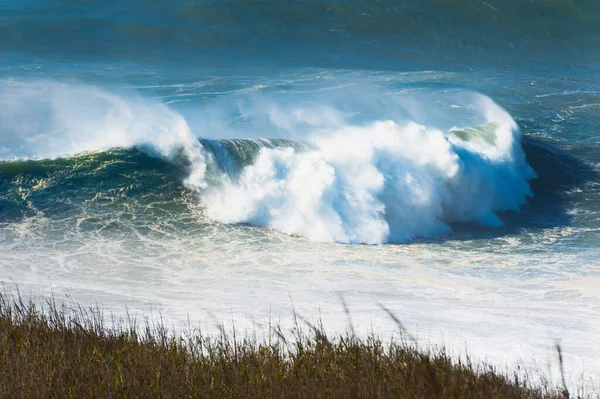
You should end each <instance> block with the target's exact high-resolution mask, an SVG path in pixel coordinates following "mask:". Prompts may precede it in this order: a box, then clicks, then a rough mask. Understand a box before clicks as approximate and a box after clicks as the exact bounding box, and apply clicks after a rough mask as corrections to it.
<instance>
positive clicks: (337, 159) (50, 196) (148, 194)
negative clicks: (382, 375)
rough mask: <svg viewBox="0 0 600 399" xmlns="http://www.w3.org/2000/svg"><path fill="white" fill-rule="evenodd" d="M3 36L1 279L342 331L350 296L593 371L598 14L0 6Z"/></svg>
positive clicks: (514, 358)
mask: <svg viewBox="0 0 600 399" xmlns="http://www.w3.org/2000/svg"><path fill="white" fill-rule="evenodd" d="M0 37H1V38H2V40H0V105H1V106H0V270H1V271H2V275H1V276H0V278H1V279H2V281H4V283H5V284H12V283H15V284H16V285H18V286H19V287H20V288H21V290H22V291H25V292H32V293H34V294H36V295H37V294H40V295H48V294H50V292H51V290H53V291H54V293H55V294H56V293H60V294H63V293H67V292H68V293H71V295H73V296H74V298H75V299H77V300H78V301H81V302H83V303H94V302H99V303H102V304H103V306H104V307H105V308H107V309H110V310H111V311H116V312H119V311H122V310H123V309H124V308H125V306H128V307H129V308H130V309H134V310H139V311H140V312H142V313H144V314H147V313H148V312H149V311H150V310H152V309H156V308H157V307H159V308H160V309H162V312H163V314H164V315H165V316H166V317H167V318H168V319H169V320H172V321H173V322H174V323H185V322H186V320H187V317H188V315H191V316H192V319H200V318H203V319H206V318H207V315H211V316H210V317H212V316H216V317H217V318H221V319H227V318H229V317H231V316H232V315H233V317H234V318H235V319H236V320H242V321H241V322H242V323H244V322H246V321H247V320H254V321H255V322H257V323H259V324H260V323H262V322H265V320H267V319H268V318H269V317H270V316H273V315H275V316H276V317H279V318H281V320H282V322H283V323H284V324H285V323H287V322H289V321H291V311H290V310H291V300H290V297H291V299H292V300H293V302H294V305H295V307H296V309H297V310H299V311H300V312H301V313H302V314H304V315H305V316H306V317H308V318H311V317H317V316H318V315H319V313H320V314H321V315H322V316H323V317H324V318H325V324H329V325H330V326H331V328H332V329H338V330H339V329H343V328H345V323H346V316H345V314H344V312H343V309H342V307H341V303H340V299H339V296H340V295H342V296H344V297H345V298H346V300H347V302H348V303H349V305H350V308H351V310H352V312H353V320H354V322H355V323H356V324H357V327H358V328H359V329H360V328H362V329H368V328H369V327H370V326H371V325H374V326H375V327H376V328H377V329H380V331H381V332H382V334H385V333H387V332H389V331H390V329H391V328H392V327H390V324H389V322H388V321H387V320H386V317H385V314H378V311H377V310H376V309H379V308H378V307H377V304H378V303H382V304H385V305H386V306H388V307H389V308H390V309H392V310H393V311H394V312H395V313H396V314H397V315H398V316H399V317H401V318H402V320H403V321H405V324H406V325H407V327H409V329H410V330H411V331H412V332H413V333H418V335H419V336H421V337H422V339H423V341H424V342H429V343H440V342H444V343H445V344H447V345H448V346H450V347H451V348H455V350H456V352H459V353H460V352H461V350H462V348H463V347H464V342H467V346H468V348H469V349H470V351H471V353H473V354H474V355H475V356H477V357H479V358H484V357H487V358H488V359H490V360H491V361H492V362H494V363H496V364H501V365H502V364H509V365H511V366H512V365H514V364H515V362H518V361H519V359H523V360H524V361H526V362H527V361H529V360H530V359H534V360H536V361H537V362H538V363H540V362H542V363H544V364H545V363H547V362H549V363H551V364H552V365H556V362H555V359H554V358H553V356H554V354H553V352H552V348H553V344H554V342H555V341H556V340H560V341H561V342H562V345H563V348H564V351H565V354H566V356H567V357H566V359H567V363H566V365H567V367H568V370H569V372H570V375H571V376H572V379H573V380H576V379H577V378H579V377H580V373H581V372H582V371H585V372H586V373H592V374H590V375H593V371H594V370H597V369H598V366H599V365H600V363H599V361H598V359H600V350H599V349H598V348H600V342H599V341H598V339H597V334H596V332H597V331H598V327H600V322H599V320H598V317H597V315H598V313H599V311H600V273H599V271H598V265H599V263H598V256H599V255H600V251H599V250H598V243H600V200H599V198H600V197H599V194H600V174H599V172H600V167H599V165H600V151H599V150H600V140H599V139H598V138H599V137H600V136H599V135H598V128H599V127H600V117H599V116H598V115H599V113H598V111H599V108H600V84H599V83H598V77H599V72H598V67H597V66H598V62H599V61H600V59H599V58H598V57H599V54H600V51H599V50H600V48H599V47H600V6H599V5H597V2H592V1H559V0H539V1H529V2H522V1H519V2H517V1H487V2H484V1H459V0H456V1H448V0H446V1H442V0H436V1H434V0H427V1H419V2H417V1H404V2H391V1H375V2H370V3H369V4H363V2H343V3H327V2H320V1H278V2H273V1H239V0H238V1H212V2H207V1H196V2H185V3H183V2H176V3H175V4H167V3H166V2H158V1H144V2H136V1H134V2H127V4H123V2H113V1H104V2H95V1H83V0H73V1H58V2H56V1H54V2H49V1H20V2H12V1H4V2H0ZM359 244H370V245H359ZM210 317H209V318H210ZM244 320H246V321H244ZM586 375H587V374H586Z"/></svg>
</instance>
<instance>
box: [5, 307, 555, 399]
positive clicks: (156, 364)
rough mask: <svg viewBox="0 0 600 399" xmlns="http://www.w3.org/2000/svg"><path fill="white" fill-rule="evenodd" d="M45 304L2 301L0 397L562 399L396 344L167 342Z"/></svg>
mask: <svg viewBox="0 0 600 399" xmlns="http://www.w3.org/2000/svg"><path fill="white" fill-rule="evenodd" d="M49 305H50V306H49V309H45V310H44V311H43V312H42V311H40V310H37V309H36V308H35V306H33V305H32V304H24V303H22V302H20V301H19V300H17V301H14V300H12V299H11V300H9V299H7V298H6V297H2V296H0V397H77V398H80V397H159V396H160V397H178V398H179V397H219V398H221V397H231V398H233V397H235V398H239V397H289V398H296V397H298V398H304V397H323V398H332V397H333V398H336V397H340V398H342V397H343V398H353V397H362V398H376V397H381V398H383V397H400V398H542V397H544V398H560V397H563V396H562V395H560V394H559V393H558V392H557V391H551V390H549V389H547V388H543V389H542V388H532V387H530V386H529V384H528V382H527V381H518V380H516V378H514V377H513V379H512V380H509V379H508V378H506V377H504V376H502V375H500V374H498V373H496V372H495V371H494V370H493V369H492V368H490V367H484V366H480V367H478V368H477V370H476V368H475V367H474V366H473V365H471V364H464V363H459V364H453V362H452V361H451V360H450V358H449V357H448V356H447V355H446V354H445V353H443V352H442V351H438V352H434V353H424V352H421V351H418V350H416V349H415V348H414V346H413V345H411V344H409V343H407V342H405V341H402V340H400V341H396V342H393V343H391V344H385V345H384V344H383V343H382V342H381V341H379V340H377V339H374V338H372V337H371V338H366V339H364V340H361V339H358V338H355V337H353V336H352V335H351V334H347V335H345V336H340V337H337V338H335V339H330V338H328V337H326V336H325V335H324V334H323V332H322V331H323V330H322V328H320V327H314V326H310V325H309V327H308V331H309V333H308V334H303V333H301V332H300V330H299V329H296V330H295V332H294V334H293V336H294V338H293V339H292V340H291V342H290V340H289V339H286V338H285V337H284V334H282V333H281V330H280V329H273V330H272V331H271V333H272V334H271V338H270V339H267V340H266V341H265V342H261V341H259V340H256V339H248V338H247V339H245V340H239V339H236V337H233V336H228V335H226V334H225V333H223V334H221V335H220V336H219V337H216V338H210V337H206V336H203V335H202V334H201V333H200V332H194V333H190V334H188V335H184V336H181V335H180V336H174V335H172V334H170V333H169V332H168V331H167V330H166V329H165V328H164V327H162V326H159V327H152V326H151V325H149V324H146V326H145V328H136V327H135V326H131V325H130V327H129V328H114V327H113V328H106V327H105V323H104V321H103V319H102V317H101V316H100V315H99V313H97V312H94V311H90V310H85V309H81V308H78V309H75V310H72V309H71V310H67V309H66V308H64V307H62V308H58V307H56V306H52V304H49ZM269 341H270V342H269Z"/></svg>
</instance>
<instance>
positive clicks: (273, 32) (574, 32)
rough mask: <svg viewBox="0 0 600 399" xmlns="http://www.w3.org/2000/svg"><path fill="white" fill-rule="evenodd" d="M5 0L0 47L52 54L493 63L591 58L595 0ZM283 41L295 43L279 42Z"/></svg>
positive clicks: (596, 10) (595, 31)
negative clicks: (477, 57)
mask: <svg viewBox="0 0 600 399" xmlns="http://www.w3.org/2000/svg"><path fill="white" fill-rule="evenodd" d="M5 3H6V5H2V6H0V14H1V15H2V18H0V37H2V39H3V40H2V41H0V51H2V50H4V51H9V50H12V51H19V52H22V51H29V52H32V53H35V54H43V53H47V52H48V50H49V49H51V51H52V54H53V55H56V54H68V55H78V56H81V55H82V54H86V56H91V57H100V58H102V59H106V58H112V57H117V58H118V59H122V58H123V57H126V58H128V59H132V60H133V59H148V58H152V59H157V60H161V61H165V60H170V61H181V62H185V63H187V62H190V58H193V59H198V58H200V59H206V58H207V57H213V58H214V59H215V60H220V61H221V62H222V61H224V60H225V59H228V60H230V61H233V62H235V61H236V60H237V57H235V54H239V53H243V54H245V56H246V57H251V56H252V55H255V56H258V57H259V58H260V57H263V56H264V55H269V56H272V54H277V59H278V60H280V61H283V60H284V59H288V60H297V59H303V54H305V51H306V50H310V52H311V53H313V54H314V53H316V52H318V53H319V55H320V56H319V57H308V58H304V62H308V64H304V65H314V63H322V62H324V61H325V60H326V59H327V58H328V56H331V54H328V53H327V52H328V51H334V52H335V54H336V55H337V56H338V57H342V58H343V59H345V60H347V59H350V58H351V57H344V53H347V54H357V55H360V56H362V57H366V58H367V59H364V60H362V61H361V62H366V61H373V60H374V59H385V57H387V58H388V59H387V61H388V62H389V61H390V60H391V59H396V58H401V59H405V60H406V59H411V58H415V57H422V56H424V55H429V56H435V57H437V58H436V59H437V60H442V59H448V58H452V59H454V60H456V61H458V60H460V58H461V57H462V56H465V55H473V54H474V53H479V54H481V55H483V56H484V57H483V58H489V57H492V56H493V55H494V54H495V53H496V52H500V53H501V55H500V56H499V57H498V58H494V62H496V61H498V59H502V58H506V57H507V56H510V57H512V58H514V59H513V61H515V60H518V59H519V58H520V57H516V56H515V54H513V53H514V52H515V51H519V50H521V51H522V52H520V53H519V54H527V58H530V57H540V56H541V55H542V54H543V55H544V56H545V57H552V58H553V59H556V60H561V59H562V58H561V57H560V54H564V52H565V51H569V50H571V49H574V48H576V49H578V50H579V52H580V56H582V57H593V56H594V53H596V52H597V50H598V43H599V41H598V39H599V33H598V32H599V30H598V27H599V26H600V21H599V19H598V15H599V11H600V10H599V6H598V2H597V1H591V0H580V1H567V0H536V1H533V0H531V1H518V0H486V1H484V0H453V1H440V0H421V1H402V2H398V1H392V0H386V1H377V2H364V1H359V0H352V1H345V2H326V1H273V0H267V1H251V0H219V1H186V2H174V3H161V2H153V3H152V4H151V5H148V4H147V3H146V2H145V1H140V0H136V1H128V2H122V1H115V0H107V1H103V2H102V4H101V5H99V3H95V2H85V1H81V0H69V1H67V0H60V1H54V2H51V3H49V2H30V3H28V6H27V7H26V8H24V9H23V8H19V7H13V6H11V5H10V2H5ZM133 16H135V18H134V17H133ZM96 37H102V45H99V46H90V45H89V43H94V42H95V38H96ZM290 45H293V46H294V47H293V48H294V51H289V48H286V46H290ZM231 50H233V51H234V53H231V52H230V51H231ZM492 50H496V51H492ZM503 51H507V53H503ZM224 53H226V54H228V56H227V57H223V54H224ZM182 54H185V57H182ZM546 59H547V58H546ZM330 61H333V60H330ZM522 61H525V59H523V60H522ZM574 61H577V59H571V60H569V62H574ZM355 62H356V60H355Z"/></svg>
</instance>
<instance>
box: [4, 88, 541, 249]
mask: <svg viewBox="0 0 600 399" xmlns="http://www.w3.org/2000/svg"><path fill="white" fill-rule="evenodd" d="M372 90H375V89H374V88H372ZM347 94H348V93H347V92H346V91H342V92H341V93H338V94H336V95H333V97H332V94H327V95H325V94H324V95H321V97H322V98H317V99H312V100H310V101H308V100H307V101H299V102H295V101H287V100H286V99H285V98H278V97H266V98H250V99H248V101H247V102H246V103H245V105H244V106H243V107H242V108H243V112H244V118H245V119H246V120H249V121H250V123H247V124H245V125H242V126H240V127H238V128H237V129H238V130H240V129H241V131H238V132H237V133H236V135H237V136H239V135H242V134H244V133H245V134H247V135H249V136H252V135H256V134H264V135H266V136H271V137H273V135H278V136H279V137H278V138H274V139H265V138H257V139H227V138H210V139H209V138H200V139H197V138H196V137H195V135H194V134H192V132H191V129H190V127H189V126H188V124H187V122H186V120H185V118H184V117H183V116H182V115H180V114H179V113H177V112H175V111H174V110H172V109H170V108H168V107H167V106H165V105H163V104H160V103H157V102H153V101H150V100H143V99H141V98H139V97H135V96H132V95H125V94H123V95H118V94H115V93H110V92H108V91H106V90H102V89H98V88H96V87H93V86H85V85H72V84H57V83H53V82H35V83H18V82H11V83H10V84H9V85H7V86H6V87H4V88H3V90H2V91H1V96H0V99H1V102H2V104H3V105H4V106H3V107H2V111H0V112H1V113H2V114H1V115H0V116H1V118H0V120H2V124H1V125H0V132H1V133H2V134H1V135H0V137H1V138H0V154H1V156H2V158H3V159H4V162H3V163H2V164H0V165H1V166H0V173H1V174H2V175H3V177H4V178H3V181H4V184H3V191H4V194H3V196H4V197H5V198H13V199H14V202H13V206H14V207H16V208H18V209H21V211H20V212H17V214H19V215H25V214H27V213H28V212H31V211H35V210H40V209H42V210H43V209H48V210H50V211H51V212H59V213H60V209H62V208H65V212H67V210H66V209H67V208H69V206H68V205H65V206H62V208H61V206H58V205H57V204H60V202H61V201H60V200H58V199H57V196H58V197H61V196H64V195H67V194H61V191H62V190H66V189H67V188H68V190H67V191H66V192H68V196H69V200H68V201H66V202H67V203H69V204H70V203H73V202H78V203H80V205H78V208H77V209H79V210H80V211H81V212H84V213H85V212H89V210H90V207H89V206H88V205H86V204H88V203H94V201H96V202H97V200H100V202H102V203H105V202H106V201H108V202H115V204H116V205H115V206H117V205H118V204H121V205H122V206H128V205H123V204H122V200H123V198H127V197H131V196H136V195H140V196H142V197H144V198H146V197H148V195H149V194H148V193H146V194H143V195H142V192H146V191H148V190H154V189H157V188H156V187H163V188H164V190H167V191H166V192H163V195H166V194H167V193H168V196H171V197H178V196H179V197H181V196H182V195H183V192H184V191H186V190H187V191H191V192H193V193H196V194H195V196H196V198H197V199H198V201H199V202H200V203H201V205H202V207H203V214H204V215H205V216H206V217H208V218H209V219H210V220H214V221H218V222H221V223H228V224H238V223H244V224H252V225H257V226H264V227H268V228H270V229H274V230H277V231H281V232H284V233H287V234H292V235H300V236H305V237H308V238H311V239H314V240H319V241H335V242H343V243H369V244H381V243H389V242H393V243H395V242H405V241H407V240H410V239H412V238H414V237H432V236H436V235H439V234H441V233H444V232H447V231H449V230H450V224H451V223H454V222H475V223H479V224H482V225H486V226H499V225H501V224H502V222H501V221H500V219H499V218H498V216H497V215H496V213H497V212H501V211H505V210H518V209H519V206H520V205H522V204H524V203H525V200H526V197H527V196H531V195H532V194H531V191H530V188H529V184H528V180H529V179H531V178H532V177H533V176H534V173H533V170H532V169H531V168H530V167H529V166H528V165H527V163H526V161H525V155H524V153H523V150H522V148H521V145H520V131H519V129H518V127H517V125H516V123H515V122H514V121H513V119H512V118H511V117H510V115H509V114H508V113H506V112H505V111H504V110H502V109H501V108H500V107H499V106H498V105H496V104H495V103H494V102H493V101H492V100H490V99H489V98H487V97H485V96H483V95H480V94H476V93H469V92H461V91H456V92H449V93H445V94H441V93H419V94H410V95H408V94H399V93H394V94H390V93H387V94H384V93H381V96H378V97H379V101H383V102H385V103H386V104H387V108H389V110H393V112H390V111H387V112H380V113H379V114H378V113H370V114H368V115H367V116H366V115H362V114H361V113H360V112H354V110H356V109H363V110H364V109H365V107H366V105H365V101H370V100H361V99H356V98H354V99H348V98H352V97H348V96H347ZM386 96H387V99H386V98H385V97H386ZM311 97H314V93H313V94H312V95H311ZM295 99H296V100H297V98H295ZM432 100H435V103H437V105H436V106H432V105H430V104H428V103H427V102H428V101H432ZM267 104H269V105H267ZM390 104H393V105H394V106H390ZM371 106H372V107H375V108H378V107H377V106H376V105H373V104H371ZM382 108H383V109H385V108H386V107H382ZM425 109H426V112H424V111H425ZM384 116H388V117H390V118H383V117H384ZM467 121H468V122H470V124H469V125H462V124H461V123H466V122H467ZM454 122H456V123H457V125H456V126H455V125H453V123H454ZM457 126H459V127H457ZM460 126H463V127H460ZM205 129H207V130H208V127H207V126H205ZM199 133H202V132H199ZM211 133H212V135H217V136H219V135H222V134H231V133H232V132H231V130H229V131H227V132H218V131H215V130H214V129H213V130H211ZM132 148H135V149H136V150H135V151H134V152H131V151H132V150H131V149H132ZM126 149H130V150H128V151H126V152H124V151H125V150H126ZM115 151H116V152H115ZM140 151H142V153H145V154H147V155H149V156H151V157H153V158H156V159H157V162H158V163H152V162H150V163H148V161H145V159H152V158H144V157H142V153H140ZM90 152H92V153H90ZM77 154H83V155H77ZM86 154H87V155H86ZM95 154H96V155H95ZM136 154H137V155H136ZM74 155H76V156H74ZM147 155H146V156H147ZM73 156H74V157H73ZM65 157H66V160H60V159H57V160H55V161H42V159H48V158H50V159H56V158H63V159H64V158H65ZM28 159H30V160H32V161H29V162H24V161H25V160H28ZM34 160H37V161H34ZM132 163H133V164H134V165H135V164H136V163H139V168H140V169H141V170H150V171H152V172H151V173H149V174H148V173H138V172H139V171H138V167H137V166H133V167H132ZM123 164H124V165H126V166H127V167H130V168H131V169H132V170H133V171H132V172H131V173H125V172H123V169H122V168H121V166H119V165H123ZM143 165H146V166H145V167H144V166H143ZM148 165H150V167H149V169H148ZM163 165H170V166H168V167H166V166H163ZM144 168H145V169H144ZM36 173H37V175H36ZM123 175H125V176H123ZM157 176H159V177H157ZM169 179H171V180H172V182H171V183H167V181H169ZM178 179H180V181H181V182H183V185H184V187H186V190H184V191H181V190H182V188H178V186H177V184H178V183H177V180H178ZM24 182H25V183H26V184H25V186H24V185H23V184H24ZM158 182H162V183H160V184H159V183H158ZM173 184H174V185H173ZM74 185H75V186H76V187H73V186H74ZM77 185H79V186H80V188H79V192H78V193H75V194H74V191H75V192H77V191H78V188H77ZM140 190H141V191H140ZM159 191H160V190H159ZM24 193H25V194H24ZM26 193H29V194H26ZM44 193H45V194H46V196H45V197H44ZM32 195H33V197H37V198H38V200H39V201H40V203H42V204H45V205H42V206H36V205H35V204H33V203H31V202H30V199H31V198H33V197H32ZM150 197H152V195H150ZM25 198H29V199H27V200H26V199H25ZM43 198H46V200H44V199H43ZM48 198H51V199H52V200H51V201H50V202H48ZM110 198H112V200H111V199H110ZM90 201H91V202H90ZM120 201H121V202H120ZM50 204H53V205H52V206H50ZM121 205H118V206H121ZM129 205H130V204H129ZM71 208H72V207H71ZM71 208H69V209H71ZM105 209H110V207H109V208H105ZM113 210H114V209H113ZM71 211H72V209H71ZM9 213H10V212H9ZM13 214H14V212H13Z"/></svg>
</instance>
